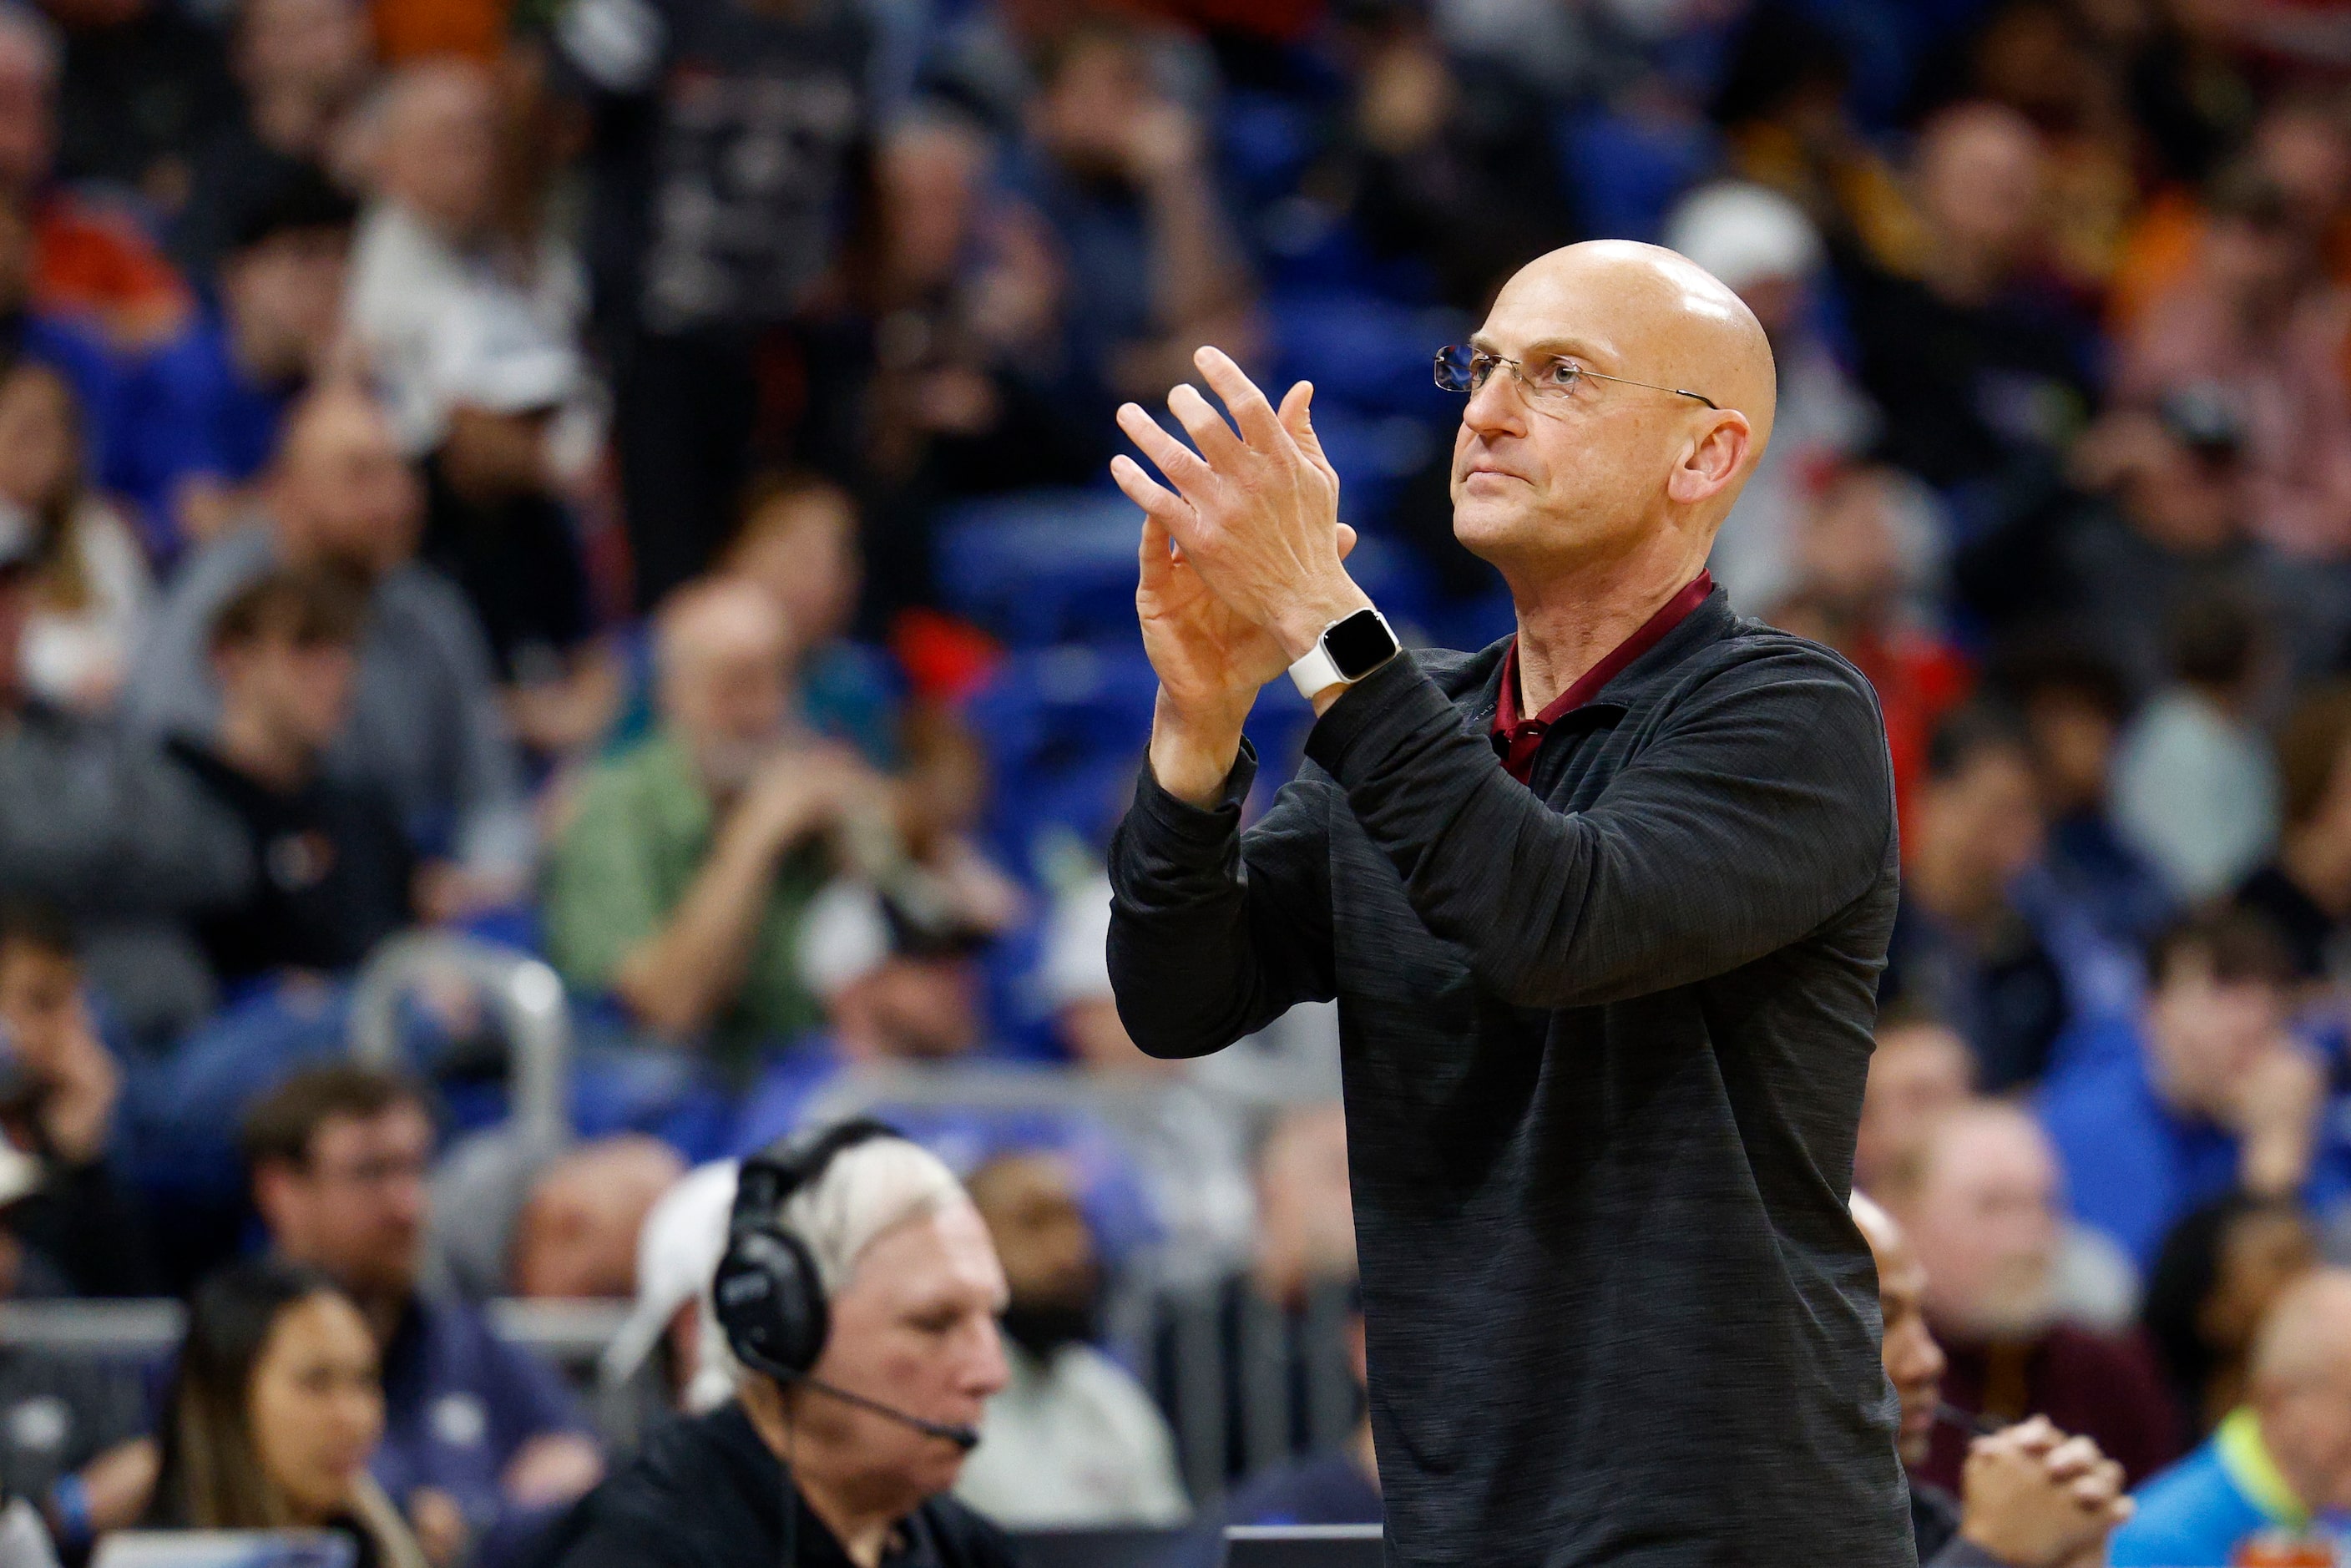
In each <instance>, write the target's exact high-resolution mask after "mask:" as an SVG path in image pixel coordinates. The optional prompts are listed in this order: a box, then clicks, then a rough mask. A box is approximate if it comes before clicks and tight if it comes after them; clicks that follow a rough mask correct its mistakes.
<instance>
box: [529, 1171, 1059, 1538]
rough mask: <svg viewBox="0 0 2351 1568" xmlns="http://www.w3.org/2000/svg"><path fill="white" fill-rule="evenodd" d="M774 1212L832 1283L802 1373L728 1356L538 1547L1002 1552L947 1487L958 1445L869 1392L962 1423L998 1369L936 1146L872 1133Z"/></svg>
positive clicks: (985, 1308) (981, 1256)
mask: <svg viewBox="0 0 2351 1568" xmlns="http://www.w3.org/2000/svg"><path fill="white" fill-rule="evenodd" d="M773 1222H774V1223H776V1224H778V1225H780V1226H782V1227H783V1228H787V1229H789V1231H790V1232H791V1233H792V1234H793V1235H795V1236H797V1237H799V1239H801V1240H802V1241H803V1242H805V1243H806V1244H807V1245H808V1247H809V1248H810V1250H811V1252H812V1253H813V1255H814V1259H815V1262H816V1266H817V1275H818V1281H819V1284H820V1288H821V1289H822V1290H823V1291H824V1293H825V1296H826V1300H827V1306H828V1312H827V1316H828V1319H829V1322H830V1328H829V1332H828V1333H827V1334H826V1336H825V1339H824V1343H823V1346H822V1351H821V1354H820V1355H819V1356H818V1357H817V1360H816V1363H815V1365H814V1367H813V1369H812V1371H813V1375H814V1381H813V1382H810V1383H801V1384H799V1385H791V1384H784V1383H779V1382H778V1381H777V1380H776V1379H775V1378H773V1377H771V1376H769V1375H767V1374H764V1373H761V1372H758V1371H756V1370H753V1369H751V1368H748V1367H743V1368H738V1369H737V1373H736V1378H735V1387H736V1393H735V1398H734V1400H733V1401H731V1402H730V1403H728V1404H726V1405H723V1406H720V1407H719V1408H718V1409H716V1411H714V1412H712V1413H711V1414H709V1415H706V1416H695V1417H691V1418H689V1419H686V1420H683V1421H676V1422H672V1423H669V1424H667V1425H664V1427H660V1428H658V1429H657V1430H656V1431H655V1432H654V1433H653V1435H652V1437H651V1438H650V1439H649V1441H648V1442H647V1443H646V1445H645V1447H644V1448H643V1449H642V1450H641V1451H640V1452H639V1454H638V1456H637V1458H635V1459H634V1460H633V1461H632V1463H631V1464H630V1465H629V1466H628V1467H627V1468H626V1469H623V1470H622V1471H621V1472H620V1473H619V1474H618V1475H616V1476H615V1477H614V1478H613V1479H611V1481H608V1482H607V1483H605V1485H604V1486H603V1487H602V1488H601V1490H598V1491H597V1492H596V1493H595V1494H594V1495H593V1496H592V1497H591V1498H590V1500H588V1501H587V1503H585V1504H584V1505H583V1506H582V1507H581V1508H580V1510H579V1511H577V1512H575V1513H574V1514H573V1515H572V1517H571V1519H570V1520H569V1522H568V1523H567V1525H566V1526H565V1535H566V1539H564V1540H563V1541H562V1542H560V1543H559V1548H558V1550H556V1551H555V1552H552V1553H551V1554H550V1555H551V1561H552V1562H554V1563H557V1564H559V1565H560V1568H623V1565H625V1568H737V1565H738V1564H740V1565H742V1568H768V1565H769V1564H772V1563H778V1562H779V1561H783V1560H785V1559H786V1558H789V1557H791V1556H794V1555H795V1554H796V1552H806V1553H807V1558H808V1560H812V1561H817V1562H836V1563H880V1562H883V1561H885V1560H888V1559H889V1558H893V1557H903V1556H904V1555H905V1554H906V1549H907V1548H908V1547H909V1546H912V1547H914V1550H918V1551H921V1552H925V1555H927V1556H929V1557H930V1559H931V1560H932V1561H933V1562H935V1563H938V1564H939V1568H1009V1565H1010V1564H1012V1563H1017V1562H1018V1561H1019V1559H1018V1557H1017V1556H1016V1555H1015V1553H1014V1551H1013V1548H1012V1545H1011V1543H1010V1542H1008V1541H1007V1540H1005V1538H1004V1537H1003V1536H1002V1535H1001V1534H1000V1533H999V1532H998V1531H997V1530H996V1529H995V1528H994V1527H993V1526H991V1525H989V1524H988V1523H987V1521H984V1520H982V1519H981V1518H980V1517H979V1516H978V1515H977V1514H975V1513H973V1512H972V1511H970V1510H968V1509H967V1508H965V1507H964V1506H963V1505H961V1504H960V1503H958V1502H956V1500H953V1499H952V1498H949V1497H947V1496H946V1495H944V1494H945V1493H946V1491H947V1490H948V1489H949V1488H950V1487H951V1486H953V1485H954V1483H955V1479H956V1474H957V1472H958V1471H959V1470H960V1469H961V1468H962V1466H963V1464H964V1455H965V1447H964V1445H962V1444H960V1443H956V1442H951V1441H949V1440H947V1439H946V1437H941V1436H939V1435H938V1434H937V1432H936V1430H935V1428H934V1429H933V1430H929V1431H925V1430H921V1429H918V1428H917V1427H916V1426H915V1425H914V1423H913V1422H910V1421H908V1420H906V1419H905V1418H904V1416H899V1417H897V1418H893V1417H891V1416H884V1415H883V1414H881V1413H879V1412H877V1411H874V1410H872V1408H870V1407H869V1406H865V1403H864V1402H865V1401H868V1400H873V1401H879V1402H881V1403H883V1405H885V1406H890V1407H892V1408H893V1409H895V1410H898V1411H901V1412H904V1415H905V1416H914V1417H915V1418H916V1419H917V1420H920V1421H924V1422H956V1423H964V1424H970V1425H973V1426H975V1427H976V1426H977V1423H978V1422H979V1421H980V1419H981V1416H982V1415H983V1412H984V1410H985V1407H986V1402H987V1399H988V1397H989V1396H992V1395H993V1394H995V1393H996V1391H997V1390H998V1388H1000V1387H1002V1386H1003V1385H1004V1381H1005V1368H1004V1358H1003V1352H1002V1349H1001V1347H1000V1343H999V1341H998V1337H997V1329H996V1322H995V1314H996V1312H998V1311H999V1310H1001V1308H1002V1307H1003V1304H1004V1299H1005V1286H1004V1275H1003V1271H1002V1270H1000V1269H998V1266H997V1262H996V1257H995V1253H994V1251H993V1249H991V1248H990V1247H989V1245H988V1239H987V1226H986V1225H985V1224H984V1223H983V1222H982V1221H981V1219H980V1218H979V1216H978V1214H977V1212H975V1211H974V1209H973V1207H972V1206H971V1200H970V1199H969V1198H968V1197H966V1196H965V1195H964V1192H963V1189H962V1187H961V1186H959V1185H958V1184H957V1183H956V1179H955V1176H953V1174H951V1173H950V1172H949V1171H948V1170H947V1168H946V1166H944V1165H942V1164H941V1163H940V1162H939V1160H938V1158H937V1156H936V1155H932V1154H930V1153H929V1152H928V1151H927V1150H925V1149H923V1148H921V1147H919V1146H918V1145H914V1144H910V1143H907V1142H905V1141H904V1139H899V1138H872V1139H868V1140H866V1141H864V1142H862V1143H861V1144H858V1145H853V1146H851V1147H849V1148H846V1149H843V1150H841V1151H840V1152H839V1153H837V1154H836V1155H833V1157H832V1158H831V1160H829V1161H828V1162H827V1163H826V1165H825V1166H824V1168H823V1169H822V1170H820V1171H819V1172H818V1173H817V1175H816V1176H815V1179H813V1180H812V1181H811V1182H810V1183H809V1184H808V1185H807V1186H804V1187H803V1188H802V1190H800V1191H799V1192H797V1193H794V1194H792V1195H791V1196H789V1197H787V1198H786V1199H785V1200H784V1202H783V1203H782V1204H781V1205H780V1211H779V1212H778V1214H777V1215H776V1216H775V1217H774V1219H773ZM819 1385H824V1386H819ZM828 1388H830V1389H838V1390H845V1391H847V1392H848V1393H849V1394H851V1395H852V1396H855V1402H854V1403H852V1401H851V1400H848V1399H843V1398H841V1397H839V1396H835V1395H833V1394H831V1393H828V1392H827V1389H828ZM778 1460H788V1461H789V1469H786V1468H785V1466H784V1465H783V1464H782V1463H778ZM778 1500H782V1506H781V1507H779V1506H778ZM787 1509H789V1513H787V1512H786V1510H787ZM787 1521H789V1522H787ZM787 1542H789V1545H788V1544H787ZM893 1542H894V1543H896V1544H895V1546H894V1548H893ZM917 1543H919V1544H917Z"/></svg>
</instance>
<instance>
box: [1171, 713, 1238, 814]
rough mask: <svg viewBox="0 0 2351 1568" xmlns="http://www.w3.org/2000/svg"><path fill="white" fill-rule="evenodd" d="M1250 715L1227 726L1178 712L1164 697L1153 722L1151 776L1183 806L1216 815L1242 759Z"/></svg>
mask: <svg viewBox="0 0 2351 1568" xmlns="http://www.w3.org/2000/svg"><path fill="white" fill-rule="evenodd" d="M1247 718H1248V715H1247V714H1246V713H1244V714H1242V715H1241V716H1239V717H1237V718H1235V719H1233V720H1232V721H1231V722H1230V723H1225V722H1222V721H1215V720H1212V721H1205V722H1204V721H1202V720H1201V719H1199V718H1197V717H1196V716H1186V715H1181V714H1178V713H1176V712H1175V710H1174V709H1173V708H1171V707H1170V706H1168V704H1167V700H1166V698H1165V696H1164V695H1163V696H1162V697H1161V698H1160V700H1159V706H1158V708H1157V711H1156V712H1155V714H1154V715H1153V717H1152V722H1151V753H1150V761H1151V776H1152V778H1154V779H1156V780H1158V782H1159V787H1160V788H1161V789H1165V790H1166V791H1167V793H1169V794H1170V795H1173V796H1174V797H1175V799H1177V800H1181V801H1183V802H1184V803H1185V804H1186V805H1187V806H1196V807H1198V808H1199V809H1200V810H1204V811H1207V810H1215V809H1216V808H1217V805H1218V804H1219V803H1220V802H1221V801H1222V800H1224V794H1225V780H1226V779H1229V778H1231V777H1232V773H1233V764H1234V763H1235V762H1236V761H1238V759H1239V758H1240V754H1241V730H1242V727H1243V724H1244V723H1245V722H1246V720H1247Z"/></svg>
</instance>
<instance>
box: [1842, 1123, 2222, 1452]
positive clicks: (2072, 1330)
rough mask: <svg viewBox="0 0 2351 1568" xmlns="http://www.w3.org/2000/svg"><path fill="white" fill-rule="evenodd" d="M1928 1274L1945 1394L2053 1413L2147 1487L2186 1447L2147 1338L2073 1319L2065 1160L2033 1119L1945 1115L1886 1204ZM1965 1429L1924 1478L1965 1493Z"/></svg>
mask: <svg viewBox="0 0 2351 1568" xmlns="http://www.w3.org/2000/svg"><path fill="white" fill-rule="evenodd" d="M1877 1196H1878V1197H1880V1198H1882V1199H1883V1200H1884V1201H1885V1203H1886V1207H1888V1208H1889V1209H1891V1210H1892V1211H1893V1212H1894V1214H1895V1216H1896V1218H1898V1219H1900V1220H1901V1222H1902V1226H1903V1228H1904V1229H1905V1230H1907V1232H1908V1233H1909V1237H1910V1244H1911V1246H1912V1247H1914V1248H1915V1249H1917V1258H1918V1261H1919V1262H1920V1263H1921V1264H1922V1265H1924V1266H1925V1268H1926V1270H1927V1315H1928V1321H1929V1322H1930V1323H1931V1324H1932V1326H1933V1328H1934V1331H1935V1337H1936V1338H1937V1339H1938V1340H1939V1341H1940V1342H1941V1343H1942V1345H1943V1349H1944V1351H1945V1353H1946V1355H1947V1358H1948V1362H1949V1366H1948V1370H1947V1372H1946V1375H1945V1377H1944V1383H1943V1388H1944V1396H1945V1397H1946V1398H1948V1399H1949V1401H1950V1402H1951V1403H1952V1404H1953V1405H1954V1406H1957V1407H1959V1409H1961V1410H1964V1411H1966V1412H1968V1413H1969V1415H1970V1416H1978V1415H1980V1416H1989V1417H1991V1418H1993V1419H1996V1420H1999V1421H2001V1422H2015V1421H2021V1420H2022V1419H2023V1418H2024V1417H2026V1416H2036V1415H2037V1416H2047V1417H2048V1418H2049V1419H2050V1420H2051V1421H2053V1422H2054V1423H2055V1424H2056V1425H2058V1426H2059V1427H2063V1428H2064V1429H2065V1430H2066V1431H2068V1432H2075V1433H2079V1434H2081V1435H2082V1436H2085V1437H2089V1438H2091V1439H2092V1440H2093V1441H2095V1443H2096V1444H2097V1445H2098V1447H2099V1448H2102V1449H2104V1450H2105V1452H2106V1453H2108V1454H2110V1455H2112V1456H2113V1457H2114V1458H2116V1460H2117V1461H2119V1462H2120V1463H2121V1465H2122V1467H2123V1469H2124V1471H2125V1472H2126V1475H2127V1476H2128V1477H2129V1478H2130V1479H2132V1480H2133V1481H2137V1480H2138V1479H2142V1478H2144V1477H2146V1476H2147V1475H2150V1474H2152V1473H2153V1472H2154V1471H2155V1470H2156V1469H2158V1468H2159V1467H2160V1466H2163V1465H2165V1464H2168V1463H2169V1462H2170V1461H2171V1459H2172V1458H2174V1457H2176V1456H2177V1455H2178V1454H2179V1440H2178V1437H2177V1436H2176V1425H2177V1424H2176V1421H2175V1418H2174V1412H2173V1410H2172V1406H2171V1400H2170V1398H2169V1396H2168V1395H2167V1394H2166V1392H2165V1390H2164V1387H2163V1384H2162V1381H2161V1379H2160V1377H2159V1376H2158V1375H2157V1373H2156V1370H2155V1366H2154V1364H2153V1362H2152V1360H2151V1358H2150V1357H2149V1356H2148V1354H2147V1349H2146V1346H2145V1345H2144V1344H2143V1343H2140V1342H2139V1341H2138V1339H2137V1337H2136V1336H2135V1335H2114V1334H2108V1333H2100V1332H2097V1331H2095V1330H2092V1329H2088V1328H2085V1327H2083V1326H2081V1325H2079V1324H2077V1323H2074V1322H2069V1321H2067V1320H2066V1319H2065V1318H2064V1316H2063V1309H2062V1306H2061V1302H2060V1299H2059V1296H2058V1292H2057V1260H2058V1256H2059V1252H2060V1248H2061V1245H2062V1239H2063V1237H2064V1226H2063V1220H2062V1215H2063V1207H2062V1192H2061V1188H2060V1186H2059V1184H2058V1171H2057V1162H2056V1159H2055V1156H2054V1155H2053V1154H2052V1152H2051V1150H2050V1148H2049V1144H2048V1140H2047V1139H2046V1138H2044V1137H2043V1135H2042V1132H2041V1129H2040V1127H2039V1125H2038V1124H2035V1123H2034V1122H2033V1120H2032V1116H2031V1115H2030V1114H2028V1113H2025V1112H2024V1111H2022V1110H2020V1109H2018V1108H2017V1107H2015V1106H2013V1105H2011V1104H2008V1103H2004V1102H2001V1101H1990V1100H1985V1101H1977V1102H1975V1103H1972V1104H1970V1105H1968V1106H1966V1107H1964V1108H1962V1109H1959V1110H1956V1111H1952V1112H1949V1113H1947V1114H1945V1115H1944V1116H1943V1117H1942V1119H1941V1120H1940V1121H1938V1123H1937V1124H1935V1127H1934V1130H1933V1131H1932V1133H1931V1134H1929V1135H1928V1138H1927V1140H1926V1143H1925V1145H1924V1146H1923V1149H1922V1151H1921V1153H1920V1155H1919V1158H1918V1161H1917V1167H1916V1169H1915V1172H1914V1173H1913V1175H1912V1176H1911V1179H1910V1181H1909V1183H1908V1184H1907V1186H1895V1187H1890V1188H1887V1189H1886V1190H1885V1191H1883V1192H1881V1193H1879V1194H1878V1195H1877ZM1966 1459H1967V1444H1966V1434H1965V1433H1963V1432H1961V1431H1959V1430H1958V1429H1956V1428H1952V1427H1941V1428H1938V1429H1937V1431H1936V1432H1935V1433H1934V1435H1933V1438H1932V1441H1931V1443H1930V1445H1929V1448H1928V1454H1927V1456H1926V1458H1925V1460H1924V1461H1923V1462H1922V1463H1920V1464H1918V1465H1916V1466H1914V1467H1912V1473H1913V1475H1914V1477H1915V1478H1917V1479H1922V1480H1925V1481H1928V1482H1929V1483H1931V1484H1933V1485H1936V1486H1939V1487H1942V1488H1943V1489H1945V1490H1956V1489H1957V1488H1958V1486H1959V1479H1960V1472H1961V1469H1962V1468H1963V1467H1964V1465H1965V1463H1966Z"/></svg>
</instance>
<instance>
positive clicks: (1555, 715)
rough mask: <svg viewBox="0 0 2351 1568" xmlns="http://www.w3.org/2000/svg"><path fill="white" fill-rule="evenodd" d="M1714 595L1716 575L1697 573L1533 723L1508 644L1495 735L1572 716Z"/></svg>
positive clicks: (1513, 648)
mask: <svg viewBox="0 0 2351 1568" xmlns="http://www.w3.org/2000/svg"><path fill="white" fill-rule="evenodd" d="M1713 591H1714V574H1713V573H1711V572H1708V571H1704V570H1701V571H1700V572H1699V573H1698V575H1697V576H1696V577H1694V578H1692V579H1690V580H1689V581H1688V582H1687V583H1685V584H1684V585H1683V586H1682V590H1681V591H1680V592H1678V593H1677V594H1675V595H1674V596H1673V597H1672V598H1671V599H1668V600H1667V601H1665V603H1664V604H1662V605H1660V606H1659V607H1658V609H1657V612H1656V614H1654V615H1652V616H1650V617H1649V618H1648V619H1647V620H1646V621H1645V622H1642V623H1641V625H1640V627H1639V629H1637V630H1636V631H1635V632H1634V633H1633V634H1632V635H1631V636H1629V637H1627V638H1625V640H1624V641H1623V642H1622V643H1617V644H1616V646H1615V647H1614V648H1613V649H1611V650H1610V651H1609V653H1608V654H1607V656H1606V657H1604V658H1603V659H1602V660H1601V661H1600V662H1599V663H1598V664H1594V665H1593V666H1592V668H1590V669H1588V670H1586V671H1584V672H1583V674H1582V675H1581V676H1579V677H1577V679H1576V681H1575V683H1574V684H1573V685H1571V686H1569V687H1568V688H1567V690H1565V691H1563V692H1562V693H1560V694H1559V695H1558V696H1556V697H1554V698H1552V701H1551V702H1550V704H1549V705H1547V706H1545V707H1544V708H1543V710H1542V712H1541V713H1539V714H1537V715H1535V716H1534V717H1533V718H1532V719H1531V720H1527V719H1522V718H1520V714H1519V640H1518V639H1517V638H1516V637H1513V638H1511V639H1510V643H1509V645H1508V646H1506V647H1505V648H1504V649H1503V650H1502V684H1501V687H1500V689H1499V691H1498V692H1497V693H1496V694H1495V699H1494V733H1495V734H1497V735H1504V736H1507V735H1510V734H1511V733H1512V732H1514V731H1516V730H1517V729H1519V728H1520V726H1521V725H1523V724H1530V723H1531V724H1533V725H1537V726H1541V727H1543V728H1549V727H1551V726H1552V725H1554V724H1557V723H1558V722H1559V721H1560V720H1561V719H1562V717H1564V716H1566V715H1568V714H1570V713H1573V712H1574V711H1575V710H1576V709H1577V708H1580V707H1582V706H1583V705H1584V704H1586V703H1588V702H1590V701H1591V700H1592V699H1593V698H1594V697H1596V696H1598V695H1600V692H1601V689H1602V688H1603V687H1604V686H1606V685H1608V683H1609V682H1610V681H1613V680H1614V679H1615V678H1616V677H1617V676H1618V675H1620V674H1623V673H1624V672H1625V669H1626V668H1628V667H1629V666H1630V665H1631V664H1632V663H1633V661H1634V660H1635V659H1637V658H1639V657H1640V656H1641V655H1642V654H1644V653H1647V652H1648V651H1649V650H1650V649H1652V648H1654V647H1656V645H1657V644H1658V643H1661V642H1663V641H1665V638H1666V634H1667V632H1671V631H1672V630H1673V629H1674V628H1675V627H1677V626H1678V625H1680V624H1681V623H1682V622H1684V621H1687V619H1689V616H1690V612H1693V611H1695V610H1696V609H1697V608H1698V606H1699V605H1701V604H1704V603H1705V602H1706V601H1707V598H1708V595H1709V594H1711V593H1713Z"/></svg>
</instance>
